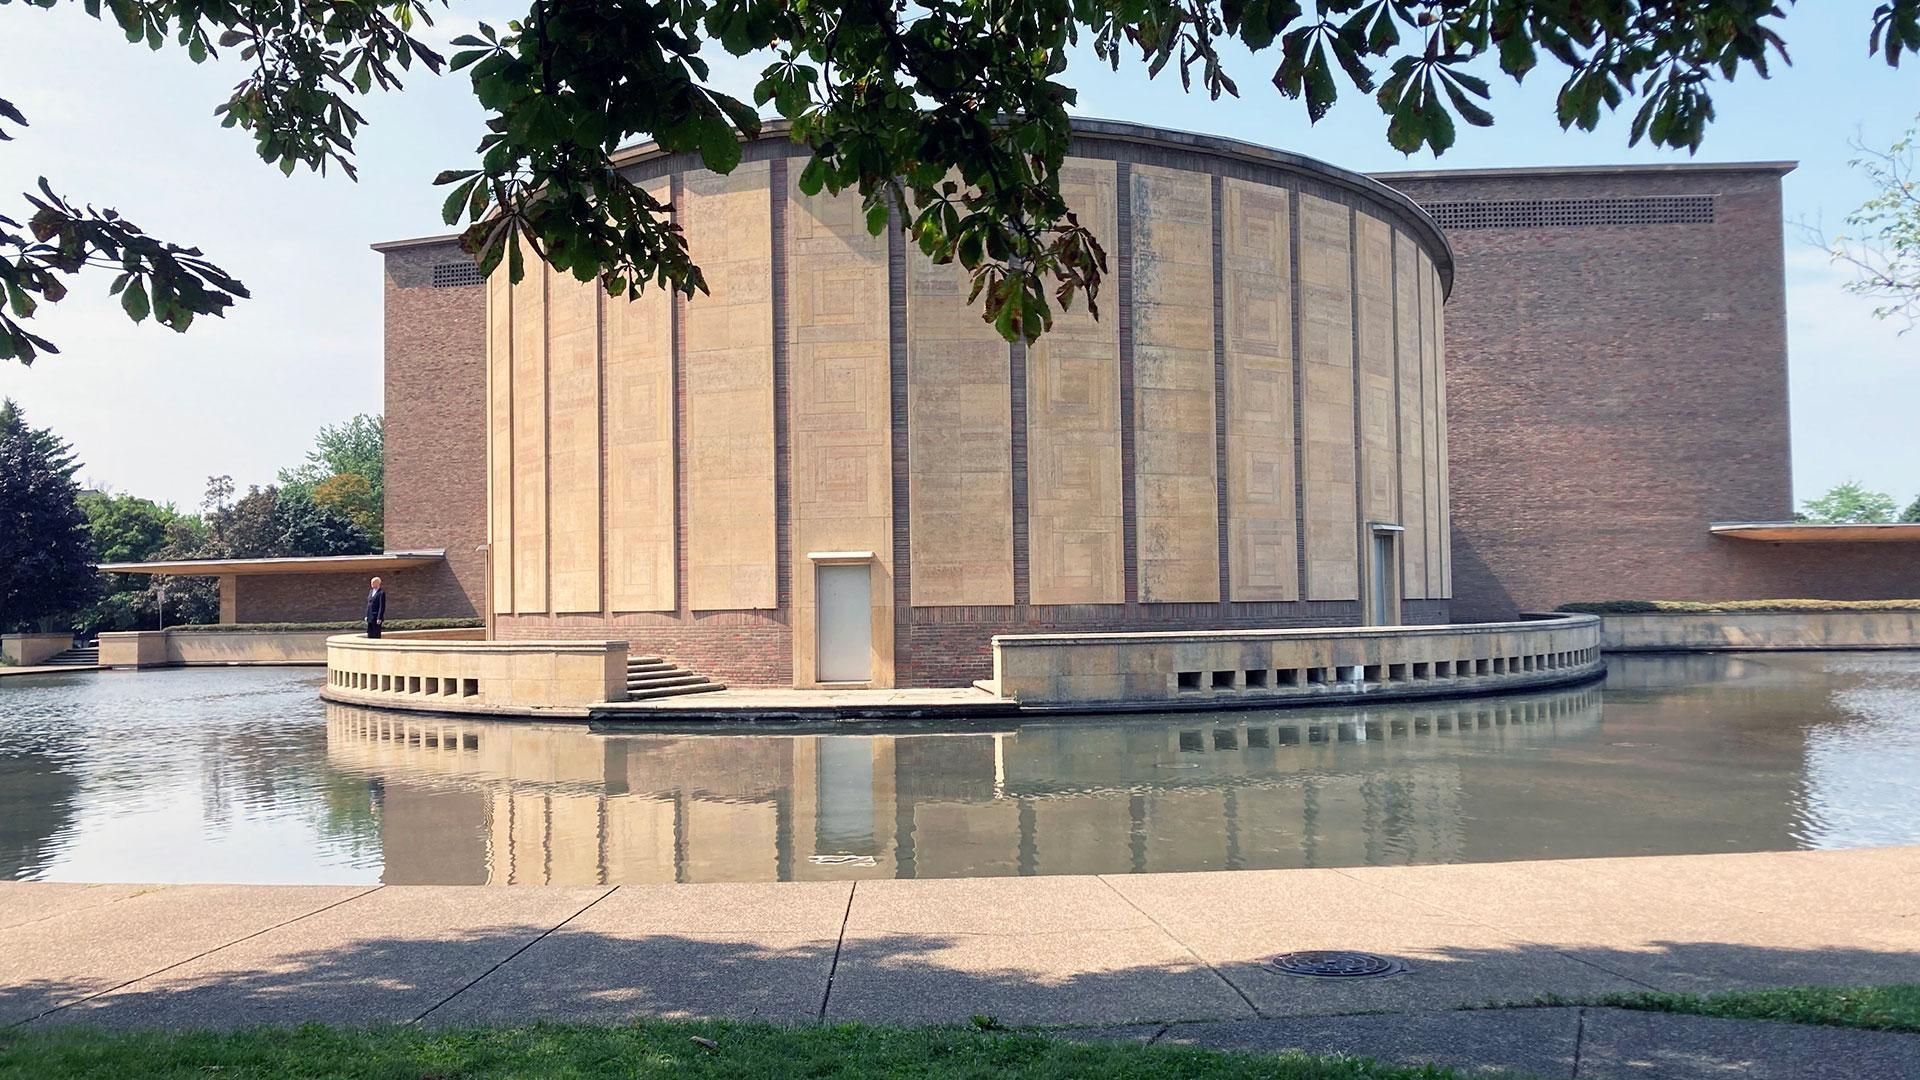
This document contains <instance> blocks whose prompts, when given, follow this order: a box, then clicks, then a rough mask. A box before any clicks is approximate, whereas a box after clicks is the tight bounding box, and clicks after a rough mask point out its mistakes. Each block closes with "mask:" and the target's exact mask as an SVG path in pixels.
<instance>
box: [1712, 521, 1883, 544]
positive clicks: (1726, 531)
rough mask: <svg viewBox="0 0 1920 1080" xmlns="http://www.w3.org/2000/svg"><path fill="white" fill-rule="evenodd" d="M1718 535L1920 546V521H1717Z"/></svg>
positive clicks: (1777, 540) (1796, 541)
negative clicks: (1893, 522) (1864, 522)
mask: <svg viewBox="0 0 1920 1080" xmlns="http://www.w3.org/2000/svg"><path fill="white" fill-rule="evenodd" d="M1708 529H1710V530H1711V531H1712V532H1713V535H1715V536H1724V537H1727V538H1728V539H1730V540H1765V541H1768V542H1771V543H1784V544H1861V543H1867V544H1879V543H1901V542H1904V543H1920V522H1901V523H1898V524H1891V525H1815V524H1813V523H1811V522H1805V521H1716V522H1714V523H1713V524H1712V525H1709V526H1708Z"/></svg>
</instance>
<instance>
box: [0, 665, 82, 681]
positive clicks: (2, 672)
mask: <svg viewBox="0 0 1920 1080" xmlns="http://www.w3.org/2000/svg"><path fill="white" fill-rule="evenodd" d="M103 670H105V669H104V668H102V667H101V666H100V665H99V664H41V665H39V666H37V667H0V678H5V677H7V676H8V675H65V674H68V673H69V672H74V671H103Z"/></svg>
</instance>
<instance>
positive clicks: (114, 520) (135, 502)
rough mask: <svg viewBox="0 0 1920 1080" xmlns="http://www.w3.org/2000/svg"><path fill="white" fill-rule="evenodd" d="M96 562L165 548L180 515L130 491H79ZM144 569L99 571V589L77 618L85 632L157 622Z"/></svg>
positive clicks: (139, 557) (132, 558) (141, 557)
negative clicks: (108, 572)
mask: <svg viewBox="0 0 1920 1080" xmlns="http://www.w3.org/2000/svg"><path fill="white" fill-rule="evenodd" d="M79 504H80V509H81V511H82V512H83V513H85V514H86V516H87V537H88V541H89V544H90V545H91V547H92V549H93V561H95V562H97V563H112V562H142V561H145V560H147V559H150V558H154V557H155V555H156V554H157V553H158V552H159V551H160V550H161V549H162V548H164V547H165V546H166V545H167V543H168V541H169V538H170V537H171V535H172V526H173V524H174V522H175V521H177V520H179V518H180V515H179V513H177V512H176V511H175V510H174V508H173V507H172V506H171V505H167V506H162V505H160V504H159V503H156V502H154V501H153V500H151V499H142V498H139V497H138V496H134V495H113V494H109V493H107V492H99V491H89V492H86V493H84V494H82V495H81V496H80V499H79ZM149 579H150V575H146V574H102V575H100V594H99V598H98V599H97V600H95V602H94V604H93V606H92V608H91V609H90V610H89V611H88V612H87V613H86V614H85V615H84V616H83V617H82V618H81V620H80V627H79V628H80V629H81V630H83V631H84V632H86V633H90V634H91V633H98V632H99V631H102V630H134V629H138V628H140V627H142V626H153V625H156V623H155V617H156V611H155V606H154V601H155V596H154V589H153V584H154V583H153V582H152V581H151V580H149Z"/></svg>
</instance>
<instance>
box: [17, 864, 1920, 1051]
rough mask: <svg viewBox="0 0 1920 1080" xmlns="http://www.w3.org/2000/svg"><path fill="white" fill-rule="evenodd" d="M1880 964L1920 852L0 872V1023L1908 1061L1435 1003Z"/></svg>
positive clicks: (1914, 956)
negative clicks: (516, 882) (859, 1031)
mask: <svg viewBox="0 0 1920 1080" xmlns="http://www.w3.org/2000/svg"><path fill="white" fill-rule="evenodd" d="M1335 948H1346V949H1361V950H1366V951H1370V952H1376V953H1381V954H1385V955H1388V956H1392V957H1395V958H1397V959H1399V960H1401V961H1403V962H1404V963H1405V964H1406V965H1407V966H1408V969H1409V970H1408V971H1407V972H1406V973H1405V974H1402V975H1398V976H1395V977H1392V978H1386V979H1376V980H1367V981H1359V982H1332V983H1330V982H1327V981H1321V980H1311V979H1301V978H1296V977H1291V976H1287V975H1283V974H1280V973H1279V972H1277V971H1275V970H1274V969H1272V968H1271V967H1269V966H1268V965H1267V964H1266V960H1267V959H1268V958H1269V957H1271V956H1272V955H1273V954H1275V953H1279V952H1284V951H1291V950H1298V949H1335ZM1896 982H1908V983H1912V982H1920V848H1883V849H1872V850H1861V851H1845V852H1820V853H1807V852H1796V853H1768V854H1752V855H1720V856H1695V857H1677V858H1676V857H1665V858H1643V859H1594V860H1578V861H1543V862H1528V863H1500V864H1481V865H1459V866H1431V867H1397V868H1367V869H1351V870H1275V871H1243V872H1236V873H1212V874H1159V875H1132V876H1110V877H1039V878H979V879H948V880H928V881H895V880H869V881H860V882H857V883H856V882H810V883H809V882H802V883H793V884H737V885H728V884H716V885H691V886H688V885H680V886H676V885H629V886H622V887H618V888H613V887H605V886H600V887H590V888H534V887H523V888H483V887H401V886H389V887H325V886H322V887H308V886H283V887H274V886H158V887H154V886H129V885H92V886H88V885H59V884H25V883H6V884H0V1024H19V1023H30V1024H50V1023H71V1022H82V1023H93V1024H110V1025H116V1026H140V1027H168V1028H180V1027H198V1026H219V1027H225V1026H234V1025H246V1024H263V1023H274V1024H284V1023H293V1022H297V1021H303V1020H325V1021H332V1022H338V1023H375V1022H416V1021H417V1022H423V1023H429V1024H458V1023H511V1022H524V1021H528V1020H533V1019H551V1020H565V1021H583V1022H620V1021H625V1020H628V1019H630V1018H633V1017H636V1016H670V1017H676V1016H728V1017H736V1018H741V1019H754V1020H770V1021H775V1022H783V1023H809V1022H815V1021H819V1020H822V1019H825V1020H869V1021H878V1022H893V1023H910V1024H918V1023H965V1022H966V1021H967V1020H968V1019H969V1018H970V1017H972V1016H975V1015H988V1016H994V1017H997V1018H998V1019H999V1020H1000V1021H1001V1022H1002V1023H1004V1024H1008V1025H1029V1024H1034V1025H1056V1026H1064V1027H1072V1028H1078V1029H1086V1028H1089V1027H1098V1028H1099V1029H1100V1030H1098V1031H1088V1030H1077V1031H1075V1032H1074V1033H1073V1034H1074V1035H1075V1036H1076V1037H1104V1038H1138V1039H1157V1040H1159V1041H1167V1040H1174V1041H1184V1042H1194V1043H1198V1044H1203V1045H1217V1046H1259V1047H1281V1046H1299V1047H1301V1048H1304V1049H1314V1050H1353V1051H1357V1052H1358V1051H1364V1052H1366V1053H1370V1054H1375V1055H1378V1056H1382V1057H1390V1058H1399V1059H1405V1060H1422V1061H1425V1060H1433V1061H1438V1062H1441V1063H1443V1064H1444V1063H1451V1064H1458V1065H1480V1064H1491V1065H1503V1066H1506V1067H1510V1068H1516V1069H1523V1070H1527V1071H1531V1072H1534V1073H1537V1074H1539V1075H1544V1076H1573V1075H1575V1072H1574V1066H1575V1064H1576V1061H1577V1063H1578V1073H1577V1075H1578V1076H1580V1077H1596V1076H1681V1077H1686V1076H1694V1075H1700V1076H1706V1075H1726V1074H1727V1070H1737V1069H1740V1068H1744V1069H1746V1070H1747V1071H1746V1072H1744V1073H1736V1074H1738V1075H1747V1076H1796V1077H1807V1076H1823V1075H1832V1076H1841V1075H1846V1076H1872V1077H1899V1076H1914V1077H1920V1036H1902V1035H1884V1034H1879V1033H1869V1032H1851V1031H1838V1030H1828V1029H1812V1028H1801V1027H1795V1026H1791V1025H1775V1024H1750V1023H1744V1022H1740V1023H1736V1022H1732V1021H1713V1020H1703V1019H1698V1018H1686V1017H1671V1016H1664V1015H1656V1014H1646V1013H1625V1012H1617V1011H1615V1010H1610V1009H1538V1008H1535V1009H1508V1010H1500V1011H1486V1012H1453V1011H1450V1010H1455V1009H1458V1008H1460V1007H1461V1006H1464V1005H1480V1004H1486V1003H1489V1002H1533V1001H1537V1000H1538V999H1540V998H1541V997H1542V996H1543V995H1560V996H1562V997H1563V998H1591V997H1592V996H1593V995H1597V994H1604V993H1607V992H1610V991H1635V990H1646V989H1658V990H1697V991H1708V990H1718V989H1734V988H1756V987H1770V986H1789V985H1809V984H1884V983H1896ZM1383 1011H1384V1012H1386V1013H1389V1014H1393V1015H1385V1016H1382V1015H1367V1014H1370V1013H1380V1012H1383ZM1730 1025H1731V1026H1730ZM1849 1062H1851V1064H1850V1065H1848V1064H1847V1063H1849ZM1862 1062H1872V1063H1877V1064H1874V1065H1873V1066H1872V1067H1870V1068H1869V1067H1866V1066H1864V1065H1863V1064H1862ZM1743 1063H1744V1064H1743ZM1843 1065H1846V1066H1847V1068H1849V1069H1851V1071H1846V1072H1835V1071H1829V1072H1825V1073H1823V1072H1820V1071H1818V1070H1820V1069H1829V1070H1832V1069H1839V1068H1841V1067H1842V1066H1843ZM1689 1070H1691V1071H1689ZM1715 1070H1720V1071H1718V1072H1716V1071H1715ZM1768 1070H1772V1071H1768Z"/></svg>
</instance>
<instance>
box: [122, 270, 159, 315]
mask: <svg viewBox="0 0 1920 1080" xmlns="http://www.w3.org/2000/svg"><path fill="white" fill-rule="evenodd" d="M120 306H121V308H123V309H124V310H125V311H126V313H127V317H128V318H130V319H132V320H133V321H134V322H140V321H142V320H144V319H145V318H146V317H147V313H148V312H149V311H151V310H152V305H150V304H149V303H148V302H147V287H146V286H145V285H143V284H142V283H141V282H140V279H139V278H134V279H133V280H132V281H129V282H128V283H127V289H126V291H125V292H123V293H121V294H120Z"/></svg>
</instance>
